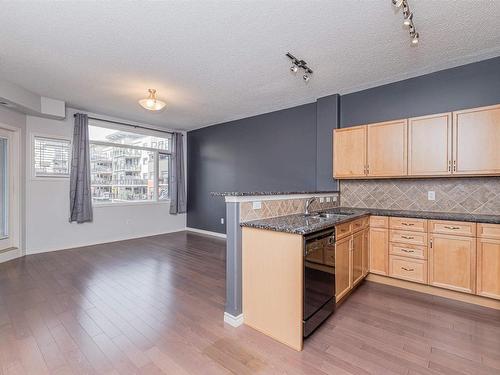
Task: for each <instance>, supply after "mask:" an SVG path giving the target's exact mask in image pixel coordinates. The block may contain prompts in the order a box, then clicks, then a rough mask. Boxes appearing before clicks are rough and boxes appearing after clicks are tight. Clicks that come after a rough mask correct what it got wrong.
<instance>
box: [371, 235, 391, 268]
mask: <svg viewBox="0 0 500 375" xmlns="http://www.w3.org/2000/svg"><path fill="white" fill-rule="evenodd" d="M369 248H370V272H371V273H377V274H379V275H388V274H389V268H388V267H389V229H386V228H370V236H369Z"/></svg>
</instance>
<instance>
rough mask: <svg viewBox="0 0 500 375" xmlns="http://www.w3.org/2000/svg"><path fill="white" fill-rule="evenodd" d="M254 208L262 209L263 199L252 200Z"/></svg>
mask: <svg viewBox="0 0 500 375" xmlns="http://www.w3.org/2000/svg"><path fill="white" fill-rule="evenodd" d="M252 208H253V209H254V210H260V209H261V208H262V202H261V201H256V202H252Z"/></svg>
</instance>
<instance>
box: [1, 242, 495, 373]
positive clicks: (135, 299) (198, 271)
mask: <svg viewBox="0 0 500 375" xmlns="http://www.w3.org/2000/svg"><path fill="white" fill-rule="evenodd" d="M224 253H225V242H224V240H220V239H216V238H212V237H208V236H202V235H198V234H193V233H189V232H179V233H174V234H166V235H160V236H154V237H147V238H141V239H135V240H128V241H121V242H115V243H111V244H103V245H97V246H89V247H85V248H79V249H73V250H65V251H58V252H52V253H45V254H40V255H30V256H27V257H25V258H22V259H17V260H14V261H10V262H7V263H3V264H0V364H1V366H0V373H1V374H34V375H39V374H231V373H232V374H370V373H373V374H500V313H499V312H498V311H495V310H490V309H486V308H480V307H476V306H472V305H467V304H464V303H458V302H453V301H450V300H446V299H443V298H439V297H431V296H427V295H423V294H419V293H416V292H410V291H405V290H401V289H396V288H393V287H389V286H382V285H377V284H373V283H368V282H366V283H365V284H363V285H361V287H360V288H358V290H357V291H355V292H354V293H353V295H352V296H351V297H350V298H349V300H348V301H347V302H345V303H344V304H343V305H342V306H341V307H340V308H339V309H338V310H337V312H336V313H335V315H334V316H332V317H331V318H330V319H329V320H328V321H327V322H326V323H325V324H324V325H323V326H321V327H320V329H319V330H318V331H317V332H316V333H315V334H314V335H313V336H312V337H311V338H310V339H309V340H307V341H306V343H305V348H304V351H302V352H300V353H298V352H295V351H293V350H291V349H289V348H287V347H286V346H284V345H281V344H279V343H277V342H275V341H273V340H272V339H270V338H268V337H266V336H264V335H262V334H260V333H259V332H257V331H255V330H253V329H251V328H248V327H245V326H242V327H239V328H233V327H231V326H228V325H226V324H224V323H223V311H224V295H225V291H224V288H225V278H224V276H225V254H224Z"/></svg>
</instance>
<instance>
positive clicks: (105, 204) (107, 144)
mask: <svg viewBox="0 0 500 375" xmlns="http://www.w3.org/2000/svg"><path fill="white" fill-rule="evenodd" d="M94 126H97V125H94ZM103 127H104V128H105V126H103ZM139 134H141V133H139ZM90 145H96V146H104V147H119V148H124V149H134V150H140V151H147V152H152V153H153V154H154V155H155V156H154V159H155V160H154V176H155V177H154V189H153V199H151V200H141V201H125V202H103V203H98V202H94V199H93V198H92V206H93V207H110V206H111V207H116V206H129V205H141V204H167V203H168V204H170V190H169V195H168V199H161V200H160V199H158V195H159V188H160V185H159V180H160V176H159V170H160V168H159V161H160V154H164V155H168V156H169V177H168V181H169V184H170V176H171V173H170V171H171V168H172V154H173V153H172V150H160V149H157V148H151V147H145V146H134V145H124V144H119V143H113V142H103V141H93V140H89V146H90ZM141 163H142V159H141ZM91 186H92V185H91ZM94 186H95V185H94Z"/></svg>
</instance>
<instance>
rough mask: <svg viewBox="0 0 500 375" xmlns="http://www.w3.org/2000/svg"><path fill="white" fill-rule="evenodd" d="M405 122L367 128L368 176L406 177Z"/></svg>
mask: <svg viewBox="0 0 500 375" xmlns="http://www.w3.org/2000/svg"><path fill="white" fill-rule="evenodd" d="M406 134H407V120H398V121H390V122H383V123H379V124H371V125H368V126H367V145H368V148H367V168H368V176H372V177H390V176H394V177H396V176H406V175H407V161H408V159H407V153H406V144H407V135H406Z"/></svg>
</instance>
